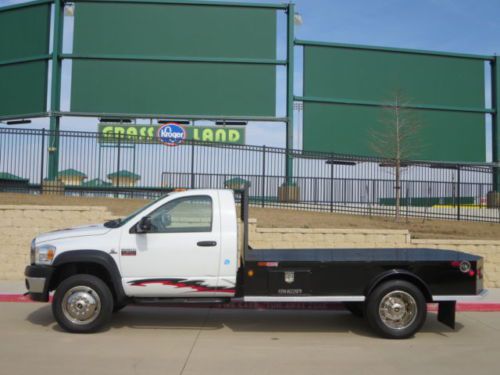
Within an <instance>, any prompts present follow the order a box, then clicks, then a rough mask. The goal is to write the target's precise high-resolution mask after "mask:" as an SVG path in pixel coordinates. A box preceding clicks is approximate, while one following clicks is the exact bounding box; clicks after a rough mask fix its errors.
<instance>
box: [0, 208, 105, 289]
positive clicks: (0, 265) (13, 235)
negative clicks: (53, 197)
mask: <svg viewBox="0 0 500 375" xmlns="http://www.w3.org/2000/svg"><path fill="white" fill-rule="evenodd" d="M111 216H112V215H111V214H110V213H109V212H108V211H107V209H106V208H103V207H81V206H31V205H26V206H23V205H17V206H14V205H12V206H8V205H0V228H2V233H1V235H0V244H1V250H0V279H4V280H16V279H22V278H23V273H24V267H26V265H27V264H29V252H30V244H31V240H32V239H33V238H34V237H35V236H36V235H37V234H39V233H43V232H48V231H52V230H55V229H61V228H68V227H73V226H77V225H84V224H93V223H101V222H103V221H105V220H108V219H109V218H110V217H111Z"/></svg>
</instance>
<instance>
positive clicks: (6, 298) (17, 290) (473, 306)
mask: <svg viewBox="0 0 500 375" xmlns="http://www.w3.org/2000/svg"><path fill="white" fill-rule="evenodd" d="M24 293H26V287H25V286H24V281H10V280H0V302H31V301H30V299H29V298H28V297H27V296H23V295H24ZM268 305H269V308H271V309H276V305H274V306H271V305H272V304H266V303H241V302H238V303H234V304H230V305H225V308H259V309H265V308H266V307H267V306H268ZM304 305H308V304H304V303H299V304H294V303H288V304H280V307H279V308H284V309H297V308H299V309H300V308H304V307H305V306H304ZM194 306H196V305H194ZM339 306H341V304H332V303H330V304H328V303H324V304H315V305H314V304H310V307H309V309H319V310H325V309H330V308H333V309H338V308H339ZM435 309H436V308H435V307H432V306H431V307H430V310H431V311H433V310H435ZM457 311H500V288H493V289H489V292H488V295H487V296H486V297H485V298H483V299H482V300H480V301H474V302H459V303H458V305H457Z"/></svg>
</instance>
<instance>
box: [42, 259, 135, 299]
mask: <svg viewBox="0 0 500 375" xmlns="http://www.w3.org/2000/svg"><path fill="white" fill-rule="evenodd" d="M52 266H53V267H54V268H55V271H54V274H53V275H52V278H51V280H50V286H49V289H50V290H54V289H56V288H57V286H58V285H59V284H60V283H61V281H63V280H64V279H66V278H68V277H69V276H72V275H75V274H77V273H86V274H91V275H94V276H97V277H100V278H101V279H103V281H104V282H105V283H106V284H107V285H108V286H109V288H110V289H111V293H112V294H113V297H114V298H115V301H116V302H122V301H124V300H126V298H127V296H126V294H125V291H124V290H123V285H122V279H121V274H120V271H119V270H118V266H117V265H116V262H115V261H114V259H113V258H112V257H111V256H110V255H109V254H107V253H105V252H103V251H99V250H72V251H67V252H64V253H62V254H60V255H59V256H57V257H56V258H55V259H54V263H53V264H52Z"/></svg>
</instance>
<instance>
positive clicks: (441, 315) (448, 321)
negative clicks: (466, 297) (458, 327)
mask: <svg viewBox="0 0 500 375" xmlns="http://www.w3.org/2000/svg"><path fill="white" fill-rule="evenodd" d="M456 305H457V301H444V302H439V303H438V320H439V321H440V322H441V323H443V324H444V325H446V326H448V327H450V328H451V329H455V310H456Z"/></svg>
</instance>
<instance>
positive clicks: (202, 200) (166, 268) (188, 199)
mask: <svg viewBox="0 0 500 375" xmlns="http://www.w3.org/2000/svg"><path fill="white" fill-rule="evenodd" d="M147 216H148V218H149V222H150V224H151V225H150V229H148V230H147V231H146V233H137V232H136V230H135V228H136V226H135V225H133V226H131V227H130V230H124V231H123V234H122V238H121V243H120V259H121V270H122V278H123V286H124V289H125V292H126V293H127V295H130V296H137V297H204V296H223V295H224V294H228V293H231V294H232V293H233V291H232V290H230V288H226V289H227V290H225V289H224V288H223V287H219V285H218V276H219V262H220V249H221V245H220V240H221V238H220V232H221V230H220V229H221V228H220V217H219V197H218V195H217V193H215V192H214V193H213V194H202V195H187V196H180V197H177V198H175V199H172V200H170V201H168V202H166V203H165V204H163V205H162V206H160V207H159V208H157V209H155V210H154V211H153V212H151V213H149V214H148V215H147ZM140 219H141V217H138V218H137V219H136V220H135V221H136V223H137V222H138V221H140ZM136 223H134V224H136Z"/></svg>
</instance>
